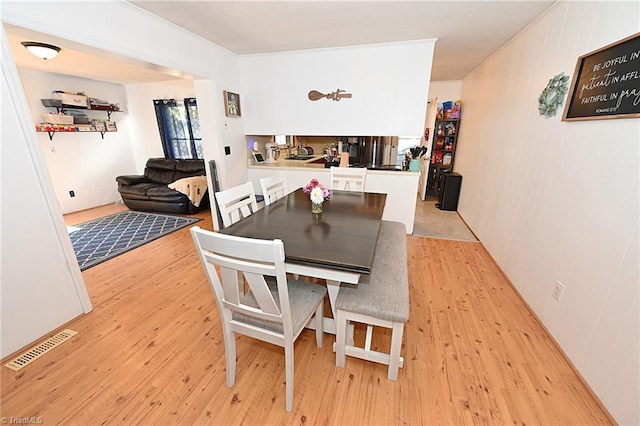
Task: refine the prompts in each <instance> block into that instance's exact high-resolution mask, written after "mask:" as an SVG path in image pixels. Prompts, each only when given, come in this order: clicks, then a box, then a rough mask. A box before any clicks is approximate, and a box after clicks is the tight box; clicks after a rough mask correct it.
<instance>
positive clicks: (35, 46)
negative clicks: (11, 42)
mask: <svg viewBox="0 0 640 426" xmlns="http://www.w3.org/2000/svg"><path fill="white" fill-rule="evenodd" d="M21 44H22V45H23V46H24V47H25V48H26V49H27V50H28V51H29V52H31V53H33V54H34V55H35V56H37V57H38V58H41V59H44V60H47V59H53V58H55V57H56V56H57V55H58V52H60V48H59V47H58V46H54V45H52V44H46V43H39V42H37V41H23V42H22V43H21Z"/></svg>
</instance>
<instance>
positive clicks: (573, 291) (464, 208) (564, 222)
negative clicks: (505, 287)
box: [456, 1, 640, 425]
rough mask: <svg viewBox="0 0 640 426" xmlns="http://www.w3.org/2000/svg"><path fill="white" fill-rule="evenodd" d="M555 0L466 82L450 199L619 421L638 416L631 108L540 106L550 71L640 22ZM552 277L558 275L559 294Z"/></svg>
mask: <svg viewBox="0 0 640 426" xmlns="http://www.w3.org/2000/svg"><path fill="white" fill-rule="evenodd" d="M638 16H640V3H638V2H616V3H614V2H608V1H601V2H564V1H563V2H559V3H557V4H556V5H554V6H553V7H552V8H551V9H549V10H548V12H546V13H545V14H544V15H543V16H542V17H541V18H540V19H538V20H537V21H536V22H535V23H533V24H532V25H531V26H530V27H529V28H527V29H526V30H525V31H524V32H522V33H521V34H520V35H518V36H517V37H516V38H515V39H514V40H512V41H511V42H510V43H508V44H507V45H506V46H505V47H504V48H503V49H502V50H501V51H499V52H498V53H497V54H495V55H494V56H493V57H491V58H490V59H488V60H487V61H485V62H484V63H483V64H482V65H481V66H479V67H478V68H477V69H476V70H474V71H473V72H472V73H471V74H470V75H468V76H467V77H466V78H465V79H464V80H463V90H462V99H463V100H464V104H463V111H462V117H463V120H462V123H461V130H460V139H459V145H458V148H457V152H456V170H457V171H458V172H460V173H461V174H462V175H463V186H462V195H461V200H460V206H459V211H460V213H461V215H462V216H463V217H464V219H465V220H466V221H467V223H468V224H469V225H470V226H471V228H472V229H473V231H474V232H475V233H476V235H478V237H479V238H480V240H481V241H482V243H483V244H484V246H485V247H486V248H487V249H488V250H489V252H490V253H491V255H492V256H493V258H494V259H495V260H496V262H497V263H498V264H499V265H500V267H501V268H502V269H503V270H504V272H505V273H506V274H507V276H508V277H509V279H510V280H511V282H512V283H513V284H514V286H515V287H516V288H517V290H518V291H519V292H520V294H521V295H522V296H523V297H524V299H525V300H526V302H527V303H528V304H529V306H530V307H531V308H532V309H533V310H534V312H535V313H536V315H537V316H538V317H539V318H540V319H541V320H542V322H543V324H544V325H545V327H546V328H547V329H548V330H549V331H550V333H551V334H552V335H553V337H554V339H555V340H556V341H557V342H558V343H559V345H560V346H561V347H562V349H563V351H564V352H565V353H566V354H567V355H568V357H569V359H570V360H571V362H572V363H573V364H574V365H575V366H576V368H577V369H578V371H579V372H580V374H581V375H582V376H583V377H584V378H585V380H586V381H587V383H588V384H589V385H590V386H591V388H592V389H593V390H594V391H595V393H596V394H597V395H598V397H599V398H600V399H601V400H602V402H603V403H604V405H605V406H606V407H607V409H608V410H609V411H610V413H611V414H612V415H613V416H614V417H615V419H616V421H618V422H619V423H620V424H627V425H630V424H634V425H636V424H639V423H640V415H639V412H638V410H639V408H638V407H639V405H638V401H639V399H640V394H639V388H640V385H639V371H638V368H639V362H638V360H639V350H638V346H639V329H638V327H639V325H638V323H639V321H638V318H639V312H638V293H639V288H640V285H639V282H640V279H639V276H638V271H639V266H638V262H639V249H638V245H639V240H638V223H639V200H638V199H639V169H640V167H639V160H640V152H639V151H640V150H639V147H640V142H639V141H640V123H639V121H640V120H638V119H618V120H595V121H580V122H562V121H561V120H560V118H561V117H560V116H561V113H562V112H560V113H559V114H558V115H557V116H555V117H553V118H543V117H540V115H539V114H538V111H537V100H538V96H539V94H540V92H541V91H542V89H544V87H545V86H546V84H547V82H548V80H549V79H550V78H552V77H553V76H555V75H556V74H558V73H560V72H562V71H564V72H565V73H566V74H569V75H570V74H571V73H572V72H573V70H574V67H575V64H576V60H577V58H578V57H579V56H580V55H583V54H586V53H588V52H591V51H593V50H596V49H598V48H600V47H603V46H605V45H607V44H610V43H612V42H615V41H617V40H619V39H622V38H624V37H626V36H629V35H631V34H633V33H636V32H637V31H638V29H639V26H638ZM556 281H560V282H562V283H563V284H564V285H565V290H564V294H563V296H562V299H561V301H560V302H557V301H555V300H554V299H553V298H552V296H551V295H552V291H553V288H554V285H555V284H556Z"/></svg>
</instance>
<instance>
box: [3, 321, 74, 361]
mask: <svg viewBox="0 0 640 426" xmlns="http://www.w3.org/2000/svg"><path fill="white" fill-rule="evenodd" d="M76 334H78V333H77V332H76V331H73V330H69V329H66V330H63V331H61V332H60V333H58V334H56V335H55V336H52V337H50V338H49V339H47V340H45V341H44V342H42V343H40V344H39V345H38V346H36V347H34V348H31V349H29V350H28V351H27V352H25V353H23V354H22V355H20V356H19V357H17V358H15V359H14V360H12V361H9V362H8V363H6V364H5V366H6V367H9V368H10V369H12V370H14V371H18V370H20V369H21V368H22V367H24V366H25V365H27V364H29V363H30V362H32V361H35V360H36V359H38V358H40V357H41V356H42V355H44V354H46V353H47V352H49V351H50V350H51V349H53V348H55V347H57V346H58V345H60V344H62V343H64V342H66V341H67V340H69V339H70V338H72V337H73V336H75V335H76Z"/></svg>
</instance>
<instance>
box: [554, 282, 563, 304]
mask: <svg viewBox="0 0 640 426" xmlns="http://www.w3.org/2000/svg"><path fill="white" fill-rule="evenodd" d="M562 293H564V284H562V283H561V282H560V281H556V285H555V287H553V293H552V296H553V298H554V299H556V300H557V301H558V302H559V301H560V299H561V298H562Z"/></svg>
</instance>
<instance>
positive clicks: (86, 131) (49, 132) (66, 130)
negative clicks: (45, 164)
mask: <svg viewBox="0 0 640 426" xmlns="http://www.w3.org/2000/svg"><path fill="white" fill-rule="evenodd" d="M117 131H118V130H77V129H74V130H71V129H49V130H42V128H41V125H36V132H38V133H48V134H49V140H50V141H52V140H53V135H55V134H56V133H100V136H101V137H102V139H104V134H105V133H109V132H117Z"/></svg>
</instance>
